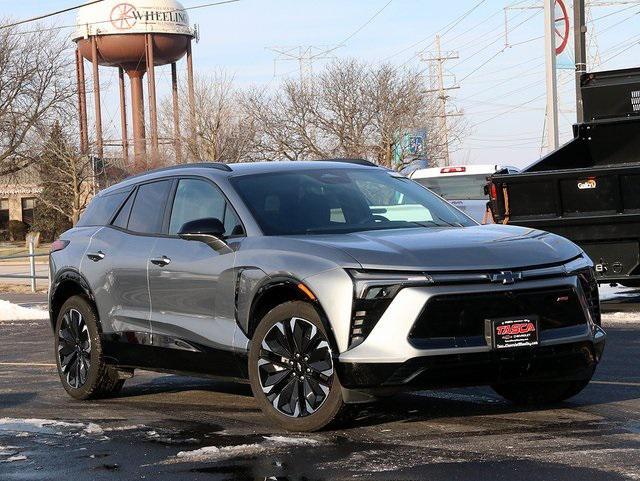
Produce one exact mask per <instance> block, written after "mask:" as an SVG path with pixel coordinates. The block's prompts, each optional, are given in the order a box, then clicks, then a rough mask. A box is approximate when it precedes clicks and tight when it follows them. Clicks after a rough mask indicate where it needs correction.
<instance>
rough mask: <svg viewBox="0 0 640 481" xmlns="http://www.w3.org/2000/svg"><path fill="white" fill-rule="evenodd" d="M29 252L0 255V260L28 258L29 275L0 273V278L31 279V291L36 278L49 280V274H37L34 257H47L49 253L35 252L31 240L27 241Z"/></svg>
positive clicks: (35, 286)
mask: <svg viewBox="0 0 640 481" xmlns="http://www.w3.org/2000/svg"><path fill="white" fill-rule="evenodd" d="M28 246H29V254H18V255H12V256H1V257H0V262H2V261H7V260H18V259H28V260H29V275H26V274H25V275H22V274H2V273H0V279H30V280H31V292H36V290H37V287H38V286H37V282H38V280H46V281H47V283H48V282H49V276H48V275H47V276H38V275H37V272H36V258H38V257H49V254H36V253H35V251H36V245H35V242H34V241H33V240H30V241H29V243H28ZM0 265H1V264H0Z"/></svg>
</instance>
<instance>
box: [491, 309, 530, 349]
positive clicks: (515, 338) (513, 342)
mask: <svg viewBox="0 0 640 481" xmlns="http://www.w3.org/2000/svg"><path fill="white" fill-rule="evenodd" d="M486 324H487V326H486V327H487V334H488V335H487V339H489V337H490V338H491V342H492V345H493V348H494V349H513V348H518V347H531V346H537V345H538V344H539V343H540V341H539V337H538V324H539V322H538V318H537V317H536V316H521V317H511V318H506V319H491V320H487V323H486Z"/></svg>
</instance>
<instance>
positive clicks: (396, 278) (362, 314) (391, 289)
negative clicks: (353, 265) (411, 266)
mask: <svg viewBox="0 0 640 481" xmlns="http://www.w3.org/2000/svg"><path fill="white" fill-rule="evenodd" d="M349 274H350V275H351V278H352V279H353V285H354V295H355V299H354V302H353V314H352V321H351V336H350V344H349V347H351V348H352V347H355V346H357V345H358V344H361V343H362V342H364V340H365V339H366V338H367V336H368V335H369V334H370V333H371V331H372V330H373V328H374V327H375V326H376V324H377V323H378V321H379V320H380V318H381V317H382V315H383V314H384V313H385V311H386V310H387V308H388V307H389V304H391V301H392V300H393V298H394V297H395V296H396V294H397V293H398V292H399V291H400V289H402V288H404V287H410V286H425V285H430V284H432V283H433V280H432V279H431V277H430V276H428V275H426V274H421V273H399V272H384V271H356V270H352V271H349Z"/></svg>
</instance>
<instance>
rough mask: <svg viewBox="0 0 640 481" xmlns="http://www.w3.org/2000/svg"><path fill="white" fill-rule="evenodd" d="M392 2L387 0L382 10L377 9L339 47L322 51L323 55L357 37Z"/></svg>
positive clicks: (336, 48)
mask: <svg viewBox="0 0 640 481" xmlns="http://www.w3.org/2000/svg"><path fill="white" fill-rule="evenodd" d="M392 3H393V0H389V1H388V2H387V3H386V4H385V5H384V6H383V7H382V8H381V9H380V10H378V11H377V12H376V13H375V14H374V15H373V16H372V17H371V18H370V19H369V20H367V21H366V22H365V23H363V24H362V25H361V26H360V27H358V28H357V29H356V31H355V32H353V33H352V34H351V35H349V36H348V37H347V38H345V39H344V40H343V41H342V42H340V43H339V44H338V46H337V47H334V48H332V49H330V50H327V51H326V52H322V55H325V54H328V53H331V52H333V51H335V50H338V49H339V48H342V47H344V46H345V44H346V43H347V42H348V41H349V40H351V39H352V38H353V37H355V36H356V35H358V34H359V33H360V32H362V31H363V30H364V29H365V28H367V27H368V26H369V25H371V23H372V22H373V21H374V20H375V19H376V18H378V16H379V15H380V14H381V13H382V12H384V11H385V10H386V9H387V7H388V6H389V5H391V4H392Z"/></svg>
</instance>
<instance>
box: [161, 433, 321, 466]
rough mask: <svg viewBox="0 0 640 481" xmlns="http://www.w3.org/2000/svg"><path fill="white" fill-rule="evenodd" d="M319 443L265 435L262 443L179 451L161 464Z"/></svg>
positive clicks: (228, 456) (241, 454)
mask: <svg viewBox="0 0 640 481" xmlns="http://www.w3.org/2000/svg"><path fill="white" fill-rule="evenodd" d="M319 443H320V441H318V440H316V439H311V438H297V437H288V436H265V437H264V442H262V443H254V444H240V445H237V446H223V447H217V446H207V447H204V448H200V449H196V450H194V451H180V452H179V453H178V454H177V455H176V456H175V458H172V459H168V460H167V461H165V462H164V463H163V464H173V463H192V462H204V461H207V462H209V461H218V460H221V459H229V458H235V457H246V456H254V455H256V454H260V453H264V452H268V451H275V450H277V449H280V448H283V447H285V446H315V445H317V444H319Z"/></svg>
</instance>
